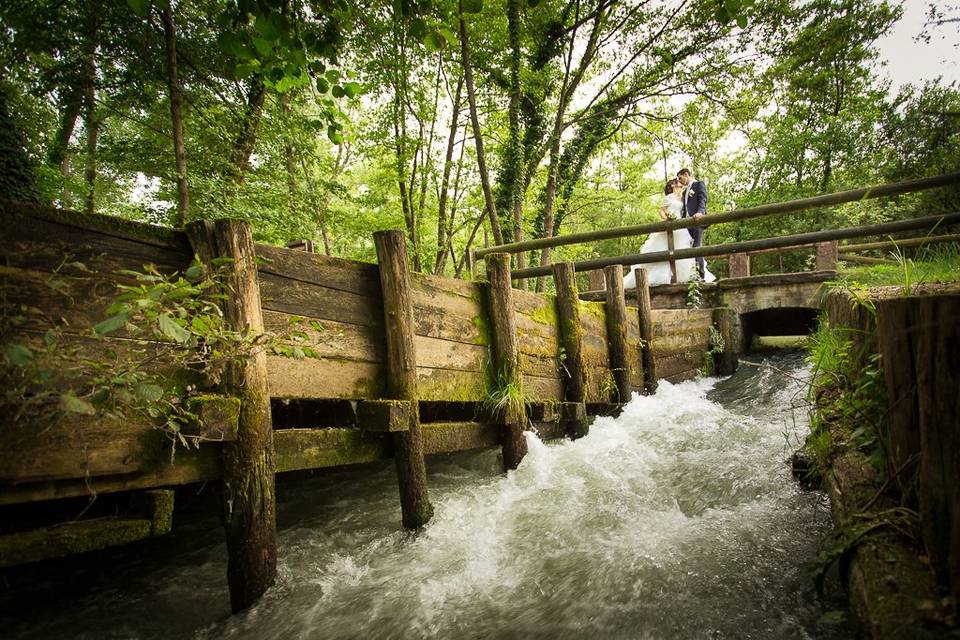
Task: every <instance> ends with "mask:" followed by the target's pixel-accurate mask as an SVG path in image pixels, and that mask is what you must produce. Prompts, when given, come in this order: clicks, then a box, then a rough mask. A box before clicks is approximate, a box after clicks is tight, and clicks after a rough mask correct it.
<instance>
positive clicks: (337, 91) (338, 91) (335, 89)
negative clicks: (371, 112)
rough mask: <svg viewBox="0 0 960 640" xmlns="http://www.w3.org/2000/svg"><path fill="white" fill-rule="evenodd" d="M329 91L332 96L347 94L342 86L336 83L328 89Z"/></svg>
mask: <svg viewBox="0 0 960 640" xmlns="http://www.w3.org/2000/svg"><path fill="white" fill-rule="evenodd" d="M330 93H332V94H333V97H334V98H342V97H343V96H345V95H347V92H346V91H344V90H343V87H341V86H340V85H338V84H335V85H333V89H331V90H330Z"/></svg>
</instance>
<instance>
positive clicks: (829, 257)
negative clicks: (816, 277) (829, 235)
mask: <svg viewBox="0 0 960 640" xmlns="http://www.w3.org/2000/svg"><path fill="white" fill-rule="evenodd" d="M837 249H838V247H837V241H836V240H831V241H830V242H820V243H818V244H817V266H816V269H817V271H836V270H837V258H838V256H839V253H838V251H837Z"/></svg>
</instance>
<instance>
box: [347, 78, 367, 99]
mask: <svg viewBox="0 0 960 640" xmlns="http://www.w3.org/2000/svg"><path fill="white" fill-rule="evenodd" d="M343 90H344V91H345V92H346V94H347V95H348V96H349V97H351V98H356V97H357V96H358V95H360V94H361V93H363V85H361V84H360V83H359V82H346V83H344V85H343Z"/></svg>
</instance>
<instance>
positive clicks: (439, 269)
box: [433, 75, 463, 276]
mask: <svg viewBox="0 0 960 640" xmlns="http://www.w3.org/2000/svg"><path fill="white" fill-rule="evenodd" d="M462 90H463V76H462V75H461V76H460V78H459V79H458V80H457V89H456V91H455V92H454V94H453V110H452V113H451V115H450V135H449V136H448V137H447V152H446V155H445V156H444V159H443V178H442V180H441V182H440V198H439V199H440V204H439V207H438V214H437V258H436V260H434V262H433V273H434V275H438V276H439V275H443V268H444V267H445V266H446V257H447V243H448V238H447V235H448V230H447V227H448V225H447V200H448V197H449V196H448V194H447V189H448V188H449V187H450V171H451V169H452V168H453V151H454V149H455V148H456V142H457V126H458V122H459V119H460V94H461V91H462Z"/></svg>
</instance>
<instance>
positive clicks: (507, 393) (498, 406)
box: [484, 366, 527, 422]
mask: <svg viewBox="0 0 960 640" xmlns="http://www.w3.org/2000/svg"><path fill="white" fill-rule="evenodd" d="M518 371H519V369H518V368H517V367H516V366H505V367H501V368H500V369H499V370H498V371H497V372H496V375H495V376H494V378H493V379H491V381H490V385H489V387H488V389H487V396H486V399H485V400H484V407H485V408H486V409H487V410H488V411H489V412H490V413H492V414H493V415H494V416H496V417H498V418H499V419H501V420H503V421H505V422H511V421H514V420H522V419H523V417H524V416H525V415H526V404H527V396H526V392H525V391H524V389H523V377H522V376H520V375H519V374H518Z"/></svg>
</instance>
